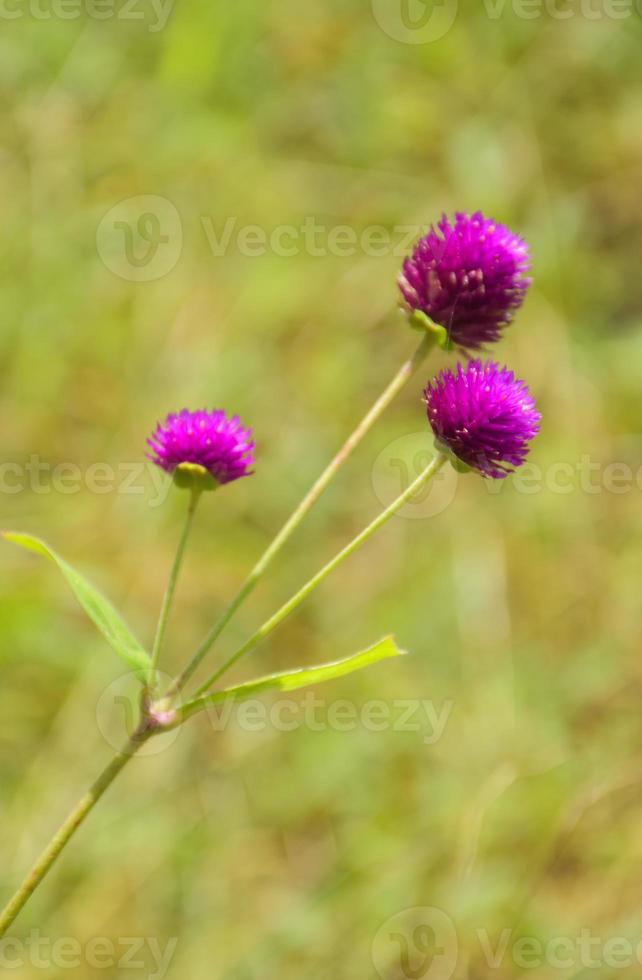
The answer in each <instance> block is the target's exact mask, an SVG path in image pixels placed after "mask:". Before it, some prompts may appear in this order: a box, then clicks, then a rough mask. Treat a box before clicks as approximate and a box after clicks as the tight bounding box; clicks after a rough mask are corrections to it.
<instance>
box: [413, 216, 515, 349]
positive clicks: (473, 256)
mask: <svg viewBox="0 0 642 980" xmlns="http://www.w3.org/2000/svg"><path fill="white" fill-rule="evenodd" d="M528 268H529V255H528V246H527V245H526V242H524V241H523V240H522V239H521V238H518V236H517V235H514V234H513V233H512V232H511V231H509V229H508V228H505V227H504V225H498V224H496V223H495V222H494V221H490V220H489V219H488V218H484V216H483V214H481V212H479V211H478V212H477V213H476V214H473V215H468V214H461V213H457V214H456V215H455V220H454V222H453V223H452V224H451V222H450V221H448V219H447V218H446V216H445V215H444V216H443V217H442V219H441V221H440V222H439V223H438V225H437V228H436V229H435V228H434V226H433V227H432V228H431V230H430V231H429V233H428V234H427V235H426V236H425V237H424V238H420V239H419V241H418V242H417V244H416V245H415V248H414V251H413V253H412V255H411V256H410V257H409V258H407V259H406V260H405V262H404V264H403V268H402V271H401V273H400V276H399V288H400V290H401V293H402V295H403V298H404V304H405V306H406V308H407V309H408V311H409V312H410V313H411V314H412V313H420V314H421V313H423V314H424V315H425V316H427V317H428V318H429V319H430V320H432V321H433V323H437V324H439V325H440V326H442V327H443V328H444V329H445V330H446V333H447V334H448V339H449V341H450V343H451V344H454V345H456V346H458V347H461V348H463V349H464V350H479V348H480V347H482V345H483V344H487V343H492V342H493V341H495V340H498V339H499V337H500V334H501V331H502V328H503V327H505V326H507V325H508V324H509V323H510V322H511V320H512V319H513V316H514V314H515V311H516V310H517V309H519V307H520V306H521V304H522V302H523V301H524V296H525V295H526V291H527V289H528V287H529V285H530V283H531V280H530V279H529V278H528V277H527V276H526V272H527V271H528Z"/></svg>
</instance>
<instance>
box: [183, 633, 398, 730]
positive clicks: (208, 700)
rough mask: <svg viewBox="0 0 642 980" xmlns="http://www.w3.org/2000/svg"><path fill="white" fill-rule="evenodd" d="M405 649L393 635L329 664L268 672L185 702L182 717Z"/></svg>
mask: <svg viewBox="0 0 642 980" xmlns="http://www.w3.org/2000/svg"><path fill="white" fill-rule="evenodd" d="M405 653H406V651H405V650H401V649H400V648H399V647H398V646H397V644H396V642H395V639H394V637H393V636H385V637H384V638H383V639H382V640H379V642H378V643H375V644H374V646H371V647H368V649H367V650H362V651H361V653H355V654H353V656H351V657H346V658H345V659H344V660H334V661H332V662H331V663H328V664H319V665H318V666H317V667H298V668H297V669H296V670H287V671H284V672H282V673H279V674H269V675H268V676H267V677H259V678H257V679H256V680H254V681H247V682H246V683H244V684H238V685H236V686H235V687H226V688H224V690H222V691H214V692H213V693H212V694H205V695H203V697H200V698H197V699H195V700H194V701H191V702H188V703H187V704H186V705H185V707H184V709H183V718H184V719H185V718H189V717H190V715H193V714H195V713H196V712H198V711H201V710H203V708H206V707H208V706H209V705H211V704H217V703H218V702H219V701H225V700H227V699H228V698H234V699H235V700H242V699H243V698H249V697H252V696H253V695H255V694H262V693H263V692H264V691H271V690H276V691H296V690H297V689H298V688H300V687H307V686H308V685H309V684H320V683H322V682H323V681H330V680H334V679H335V678H336V677H342V676H343V675H344V674H351V673H353V671H355V670H361V669H362V668H363V667H369V666H370V665H371V664H376V663H378V662H379V661H380V660H385V659H387V658H388V657H401V656H403V655H404V654H405Z"/></svg>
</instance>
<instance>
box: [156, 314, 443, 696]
mask: <svg viewBox="0 0 642 980" xmlns="http://www.w3.org/2000/svg"><path fill="white" fill-rule="evenodd" d="M434 343H435V337H434V335H433V334H431V333H426V334H425V335H424V337H423V338H422V341H421V343H420V344H419V347H418V348H417V350H416V351H415V353H414V354H413V356H412V357H411V358H409V360H407V361H406V362H405V363H404V364H402V366H401V368H400V369H399V371H398V372H397V374H396V375H395V376H394V378H393V379H392V381H391V382H390V384H389V385H388V387H387V388H386V389H385V391H383V393H382V394H381V395H380V396H379V398H378V399H377V400H376V402H375V403H374V405H373V406H372V408H371V409H370V411H369V412H368V413H367V414H366V415H365V416H364V418H363V419H362V420H361V422H360V423H359V425H358V426H357V427H356V429H355V430H354V431H353V432H352V434H351V435H350V436H348V438H347V439H346V441H345V443H344V444H343V446H342V447H341V449H340V450H339V452H338V453H337V454H336V456H335V457H334V459H333V460H332V461H331V463H330V464H329V465H328V466H327V467H326V469H325V470H324V471H323V473H322V474H321V476H320V477H319V478H318V480H317V481H316V483H315V484H314V485H313V486H312V487H311V489H310V490H309V491H308V493H307V494H306V496H305V497H304V498H303V500H302V501H301V503H300V504H299V506H298V507H297V508H296V510H295V511H294V512H293V513H292V514H291V516H290V517H289V518H288V520H287V521H286V522H285V524H284V525H283V527H282V528H281V530H280V531H279V533H278V534H277V536H276V537H275V538H274V540H273V541H272V543H271V544H270V545H269V547H268V548H267V549H266V551H264V553H263V555H262V556H261V557H260V558H259V560H258V562H257V563H256V565H255V566H254V568H253V569H252V571H251V572H250V574H249V575H248V577H247V578H246V580H245V582H244V583H243V585H242V586H241V588H240V589H239V591H238V592H237V594H236V595H235V596H234V598H233V599H232V601H231V602H230V604H229V605H228V606H227V608H226V609H225V611H224V612H223V614H222V616H221V617H220V618H219V619H218V620H217V622H216V623H215V624H214V626H213V627H212V629H211V630H210V632H209V633H208V635H207V636H206V637H205V639H204V640H203V642H202V643H201V645H200V647H199V648H198V650H197V651H196V653H195V654H194V656H193V657H192V659H191V660H190V662H189V663H188V664H187V666H186V667H185V669H184V670H183V672H182V673H181V674H180V675H179V677H177V678H176V680H175V681H174V683H173V684H172V686H171V688H170V690H169V691H168V695H169V696H172V695H174V694H177V693H178V692H179V691H181V690H182V689H183V688H184V687H185V684H186V683H187V682H188V680H189V679H190V677H191V676H192V674H193V673H194V671H195V670H196V669H197V668H198V667H199V665H200V664H201V662H202V660H203V658H204V657H205V656H206V654H207V653H208V652H209V650H210V649H211V648H212V646H213V645H214V643H215V642H216V640H217V639H218V638H219V636H220V635H221V633H222V632H223V630H224V629H225V627H226V626H227V624H228V623H229V621H230V620H231V619H232V617H233V616H234V613H235V612H236V611H237V609H238V608H239V607H240V606H241V605H242V603H243V602H244V601H245V599H247V597H248V596H249V595H250V593H251V592H252V591H253V590H254V588H255V587H256V585H257V583H258V582H259V579H260V578H261V577H262V575H263V574H264V573H265V571H266V569H267V567H268V565H270V563H271V562H272V560H273V559H274V558H275V557H276V555H277V554H278V553H279V551H280V550H281V548H282V547H283V545H284V544H285V543H286V541H287V540H288V539H289V538H290V536H291V535H292V534H293V532H294V531H295V530H296V529H297V527H298V526H299V524H300V523H301V521H302V520H303V518H304V517H305V515H306V514H307V513H308V511H309V510H310V509H311V508H312V507H313V506H314V504H315V503H316V502H317V500H318V499H319V497H320V496H321V494H322V493H323V491H324V490H325V489H326V488H327V486H328V485H329V483H330V482H331V481H332V479H333V478H334V477H335V476H336V474H337V473H338V472H339V470H340V469H341V467H342V466H343V464H344V463H345V462H346V460H347V459H348V458H349V457H350V455H351V454H352V452H353V451H354V450H355V449H356V447H357V446H358V445H359V443H360V442H361V440H362V439H363V437H364V436H365V435H366V434H367V433H368V432H369V430H370V429H371V428H372V426H373V425H374V423H375V422H376V421H377V419H379V418H380V416H381V415H383V412H384V411H385V409H386V408H387V407H388V405H389V404H390V403H391V402H392V400H393V399H394V398H395V397H396V395H398V394H399V392H400V391H401V390H402V389H403V388H404V386H405V385H406V384H407V383H408V381H409V380H410V378H411V377H412V376H413V374H414V373H415V371H416V370H417V369H418V367H419V366H420V365H421V364H422V362H423V361H424V360H425V358H426V355H427V354H428V352H429V350H430V348H431V347H432V346H433V345H434Z"/></svg>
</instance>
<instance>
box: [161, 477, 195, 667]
mask: <svg viewBox="0 0 642 980" xmlns="http://www.w3.org/2000/svg"><path fill="white" fill-rule="evenodd" d="M200 495H201V494H200V490H199V489H198V488H194V489H192V490H191V491H190V500H189V506H188V508H187V517H186V519H185V524H184V525H183V533H182V534H181V538H180V541H179V542H178V548H177V549H176V556H175V558H174V564H173V565H172V570H171V572H170V574H169V581H168V583H167V588H166V590H165V596H164V598H163V605H162V607H161V611H160V616H159V617H158V625H157V627H156V636H155V637H154V646H153V648H152V665H151V671H150V673H151V675H152V683H153V674H154V671H155V670H156V668H157V667H158V660H159V657H160V652H161V649H162V646H163V640H164V638H165V631H166V630H167V621H168V619H169V614H170V610H171V608H172V601H173V599H174V592H175V591H176V583H177V581H178V574H179V572H180V570H181V564H182V562H183V555H184V554H185V546H186V544H187V539H188V538H189V533H190V531H191V529H192V522H193V520H194V513H195V511H196V505H197V504H198V501H199V497H200Z"/></svg>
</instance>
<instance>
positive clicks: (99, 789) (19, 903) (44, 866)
mask: <svg viewBox="0 0 642 980" xmlns="http://www.w3.org/2000/svg"><path fill="white" fill-rule="evenodd" d="M145 740H146V736H144V735H133V736H132V738H131V739H130V740H129V741H128V742H127V744H126V745H125V747H124V748H123V749H122V750H121V751H120V752H119V753H118V755H116V756H114V758H113V759H112V761H111V762H110V763H109V765H108V766H107V768H106V769H104V770H103V772H102V773H101V774H100V776H99V777H98V779H97V780H96V781H95V782H94V783H93V784H92V786H91V787H90V788H89V790H88V791H87V792H86V793H85V795H84V796H83V797H82V799H80V800H79V801H78V803H77V804H76V806H75V807H74V809H73V810H72V811H71V813H70V814H69V816H68V817H67V819H66V820H65V822H64V823H63V825H62V826H61V827H60V829H59V830H58V831H57V833H56V834H54V836H53V837H52V838H51V840H50V842H49V844H48V845H47V847H46V848H45V849H44V851H43V852H42V854H41V855H40V857H39V858H38V860H37V861H36V863H35V864H34V866H33V867H32V869H31V871H30V872H29V874H28V875H27V877H26V878H25V880H24V881H23V883H22V885H21V886H20V888H19V889H18V891H17V892H16V893H15V895H14V896H13V898H12V899H11V901H10V902H9V903H8V905H7V906H6V907H5V909H4V910H3V911H2V912H0V938H2V936H4V935H5V934H6V932H7V929H8V928H9V926H10V925H11V923H12V922H13V921H14V919H15V918H16V916H17V915H18V913H19V912H20V911H21V910H22V908H23V907H24V906H25V905H26V903H27V902H28V900H29V899H30V898H31V896H32V894H33V893H34V891H35V890H36V888H37V887H38V885H39V884H40V882H41V881H42V880H43V878H44V877H45V876H46V875H47V874H48V872H49V871H50V870H51V868H52V866H53V864H54V863H55V861H56V859H57V858H58V857H59V855H60V853H61V852H62V851H63V849H64V848H65V846H66V845H67V844H68V842H69V841H70V840H71V838H72V837H73V836H74V834H75V833H76V831H77V830H78V828H79V827H80V826H81V825H82V824H83V823H84V821H85V819H86V818H87V816H88V814H89V813H91V811H92V810H93V808H94V807H95V806H96V803H97V802H98V800H99V799H100V798H101V796H102V795H103V794H104V792H105V790H107V789H108V787H109V786H111V784H112V783H113V781H114V779H115V778H116V776H117V775H118V774H119V772H120V771H121V770H122V769H123V768H124V767H125V766H126V765H127V763H128V762H129V760H130V759H132V758H133V756H134V755H135V754H136V752H137V751H138V749H139V748H140V746H141V745H142V744H143V742H144V741H145Z"/></svg>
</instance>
